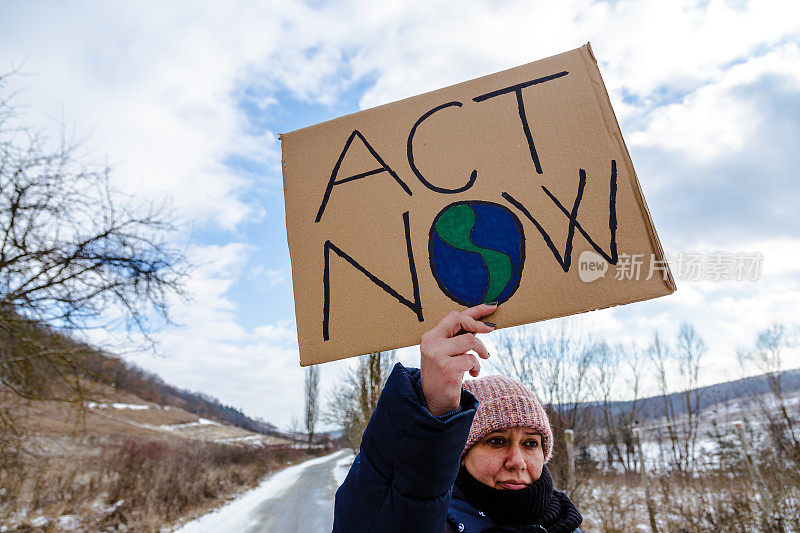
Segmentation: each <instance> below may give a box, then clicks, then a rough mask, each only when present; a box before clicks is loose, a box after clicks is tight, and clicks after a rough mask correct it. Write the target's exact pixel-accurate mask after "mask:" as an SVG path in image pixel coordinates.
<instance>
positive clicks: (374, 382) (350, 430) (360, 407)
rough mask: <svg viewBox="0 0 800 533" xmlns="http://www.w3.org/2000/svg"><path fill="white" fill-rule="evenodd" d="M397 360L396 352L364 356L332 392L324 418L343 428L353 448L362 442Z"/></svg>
mask: <svg viewBox="0 0 800 533" xmlns="http://www.w3.org/2000/svg"><path fill="white" fill-rule="evenodd" d="M395 362H396V356H395V353H394V351H389V352H376V353H371V354H367V355H363V356H361V357H359V358H358V363H357V365H356V368H354V369H351V370H350V371H349V372H347V373H346V374H345V375H344V376H343V377H342V378H341V379H340V380H339V382H338V383H337V384H336V386H335V387H334V389H333V391H331V394H330V396H329V399H328V405H327V408H326V410H325V415H324V420H325V421H326V422H328V423H329V424H332V425H334V426H335V427H338V428H339V429H340V430H341V431H342V435H343V439H344V441H345V444H346V445H347V446H349V447H350V448H353V449H356V448H357V447H358V445H359V443H360V442H361V435H362V434H363V433H364V430H365V429H366V427H367V423H368V422H369V419H370V417H371V416H372V412H373V411H374V410H375V407H376V406H377V405H378V399H379V398H380V393H381V391H382V390H383V386H384V384H385V383H386V380H387V378H388V377H389V373H390V372H391V370H392V367H393V366H394V363H395Z"/></svg>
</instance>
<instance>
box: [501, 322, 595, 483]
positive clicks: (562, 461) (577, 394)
mask: <svg viewBox="0 0 800 533" xmlns="http://www.w3.org/2000/svg"><path fill="white" fill-rule="evenodd" d="M495 346H496V351H497V357H495V358H494V360H493V363H492V364H493V365H494V366H495V367H496V368H497V369H498V370H499V371H500V372H501V373H503V374H506V375H509V376H511V377H514V378H516V379H518V380H520V381H522V382H523V383H525V384H526V385H527V386H528V387H529V388H531V390H533V391H534V393H535V394H536V395H537V396H538V398H539V399H540V400H541V401H542V403H543V404H544V405H545V407H546V409H547V410H548V411H549V415H550V423H551V425H552V427H553V433H554V435H555V437H556V438H557V439H559V440H561V441H563V438H564V436H563V435H564V430H565V429H573V430H574V431H575V447H576V448H577V449H580V448H581V446H582V445H583V440H584V439H585V433H586V432H585V429H586V425H587V423H588V421H589V409H588V408H587V406H586V402H587V401H588V400H589V399H590V398H591V397H592V394H593V392H594V389H595V386H596V379H595V378H596V376H595V375H594V365H595V362H596V359H597V357H598V353H599V352H598V347H599V344H598V343H597V342H595V340H594V339H593V338H592V336H591V335H587V334H585V333H584V332H582V331H581V330H580V328H579V327H577V326H576V325H575V324H574V323H572V322H568V321H564V320H562V321H561V322H560V324H559V327H558V328H557V329H555V330H547V329H543V328H541V327H540V326H523V327H519V328H513V329H509V330H505V331H503V332H500V333H499V334H498V335H497V337H496V338H495ZM565 449H566V447H565V443H564V442H560V444H558V445H557V446H556V447H555V450H556V457H554V460H553V463H552V465H551V470H554V472H556V471H557V475H560V478H559V479H566V467H567V461H566V457H564V456H562V454H563V450H565ZM579 482H580V481H579Z"/></svg>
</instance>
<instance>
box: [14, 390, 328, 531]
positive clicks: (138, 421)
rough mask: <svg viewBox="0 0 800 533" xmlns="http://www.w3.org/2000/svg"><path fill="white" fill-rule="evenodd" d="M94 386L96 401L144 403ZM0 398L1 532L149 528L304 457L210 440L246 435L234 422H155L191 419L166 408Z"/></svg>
mask: <svg viewBox="0 0 800 533" xmlns="http://www.w3.org/2000/svg"><path fill="white" fill-rule="evenodd" d="M100 392H101V393H102V392H105V393H106V394H105V396H104V397H101V398H98V400H99V401H100V402H104V403H115V402H116V403H129V404H142V403H143V402H142V400H141V399H139V398H135V397H130V396H129V395H126V394H124V393H123V394H118V393H116V391H114V390H105V391H100ZM0 400H2V401H3V402H4V405H5V406H7V407H9V408H11V409H13V411H14V412H15V415H16V417H15V426H16V429H17V431H18V432H19V434H20V435H21V438H20V439H6V441H7V442H9V443H13V442H16V443H18V444H19V445H20V447H19V448H13V447H10V448H9V449H7V450H4V453H5V456H4V457H2V459H3V461H0V531H5V530H6V529H3V526H6V527H8V528H10V529H8V530H13V531H60V530H77V531H117V530H120V529H128V530H133V531H157V530H159V528H161V527H162V526H164V525H167V524H169V523H171V522H174V521H176V520H178V519H179V518H181V517H186V516H192V515H196V514H201V513H202V512H204V511H207V510H208V509H209V508H211V507H214V506H216V505H218V504H220V503H222V502H223V501H224V500H225V499H227V498H228V497H230V496H231V495H233V494H235V493H236V492H238V491H241V490H244V489H246V488H248V487H251V486H254V485H255V484H257V482H258V481H259V480H260V479H262V478H263V477H264V475H266V474H268V473H270V472H274V471H275V470H277V469H280V468H282V467H284V466H286V464H287V462H297V461H300V460H303V459H305V458H307V457H308V454H307V453H306V452H305V451H301V450H294V449H292V448H291V447H289V446H287V445H285V444H282V445H272V446H268V447H264V446H261V447H255V446H249V447H245V446H242V445H240V444H223V443H218V442H211V441H213V440H215V439H221V438H236V437H243V436H250V435H253V434H252V433H250V432H248V431H245V430H243V429H241V428H237V427H233V426H227V425H212V424H204V425H192V426H189V427H186V428H177V429H175V428H171V429H170V430H168V429H165V428H163V427H162V426H166V425H173V424H186V423H191V422H197V421H198V418H197V416H195V415H193V414H191V413H187V412H185V411H183V410H180V409H175V408H173V409H169V410H164V409H157V408H151V409H147V410H132V409H114V408H105V409H104V408H93V409H88V410H84V411H80V410H78V409H76V408H75V406H74V405H72V404H70V403H65V402H53V401H37V402H26V401H22V400H19V399H18V398H16V397H15V396H11V395H7V396H6V397H3V398H0ZM154 407H155V406H154ZM7 436H8V435H7ZM264 439H265V441H270V440H271V439H270V438H269V437H266V436H264ZM276 440H277V439H276ZM312 453H313V454H315V455H316V454H319V453H323V452H322V451H314V452H312ZM59 517H60V518H59ZM59 520H61V522H59Z"/></svg>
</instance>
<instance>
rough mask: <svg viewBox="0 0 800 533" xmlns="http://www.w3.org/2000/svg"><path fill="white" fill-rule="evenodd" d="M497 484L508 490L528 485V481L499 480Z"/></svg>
mask: <svg viewBox="0 0 800 533" xmlns="http://www.w3.org/2000/svg"><path fill="white" fill-rule="evenodd" d="M497 484H498V485H500V487H502V488H504V489H507V490H520V489H524V488H525V487H527V486H528V484H527V483H522V482H521V481H498V482H497Z"/></svg>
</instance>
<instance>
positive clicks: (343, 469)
mask: <svg viewBox="0 0 800 533" xmlns="http://www.w3.org/2000/svg"><path fill="white" fill-rule="evenodd" d="M355 458H356V456H355V454H353V453H352V452H350V451H349V450H348V453H346V454H344V455H343V456H342V458H341V459H339V460H338V461H336V466H335V467H334V469H333V476H334V477H335V478H336V486H337V487H338V486H340V485H341V484H342V483H344V478H346V477H347V473H348V472H349V471H350V466H352V464H353V460H354V459H355Z"/></svg>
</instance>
